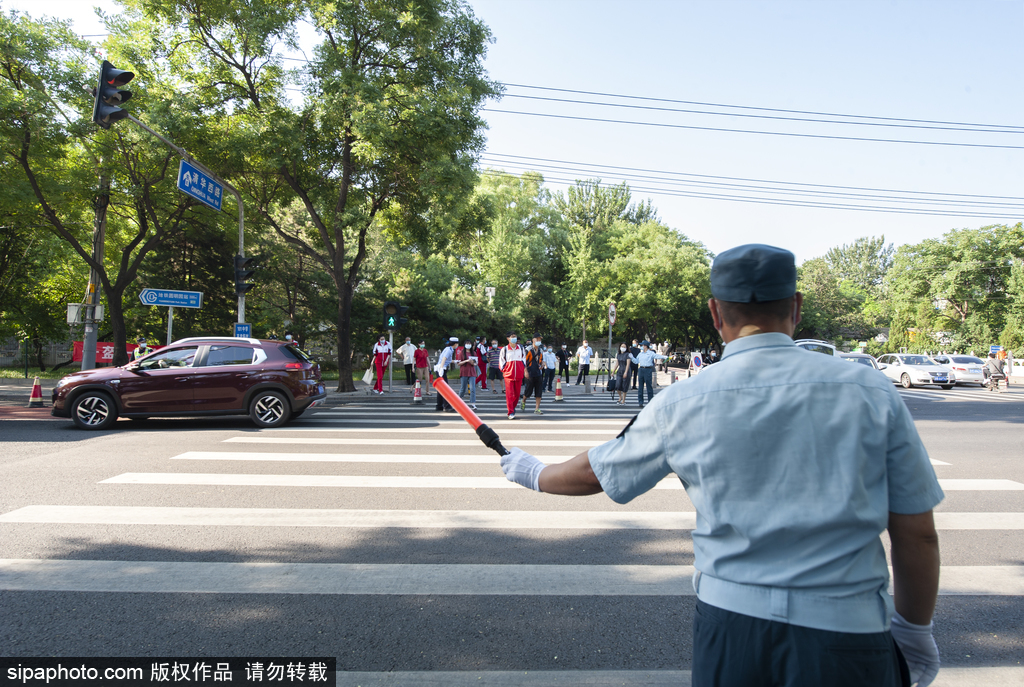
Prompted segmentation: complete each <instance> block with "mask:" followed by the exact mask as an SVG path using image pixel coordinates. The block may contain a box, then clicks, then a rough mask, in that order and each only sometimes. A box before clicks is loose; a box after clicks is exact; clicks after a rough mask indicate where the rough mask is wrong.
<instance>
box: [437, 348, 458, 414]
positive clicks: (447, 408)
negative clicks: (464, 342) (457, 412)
mask: <svg viewBox="0 0 1024 687" xmlns="http://www.w3.org/2000/svg"><path fill="white" fill-rule="evenodd" d="M458 345H459V337H457V336H452V337H449V338H448V345H447V346H445V347H444V349H442V350H441V354H440V355H439V356H437V365H435V366H434V372H436V373H437V376H438V377H440V378H441V379H443V380H445V383H447V382H448V366H449V365H451V364H452V357H453V356H454V355H455V347H456V346H458ZM434 410H436V411H438V412H445V413H450V412H452V410H454V409H453V408H452V404H451V403H449V402H448V401H446V400H445V398H444V396H442V395H441V394H438V395H437V404H436V405H435V406H434Z"/></svg>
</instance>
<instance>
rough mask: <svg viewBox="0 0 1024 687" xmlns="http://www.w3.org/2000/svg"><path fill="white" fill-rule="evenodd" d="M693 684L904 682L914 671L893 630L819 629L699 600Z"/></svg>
mask: <svg viewBox="0 0 1024 687" xmlns="http://www.w3.org/2000/svg"><path fill="white" fill-rule="evenodd" d="M690 684H691V685H692V687H822V686H823V685H828V686H829V687H903V686H904V685H906V686H907V687H909V685H910V672H909V671H908V670H907V665H906V661H904V660H903V656H902V655H900V653H899V649H898V648H897V647H896V643H895V642H894V641H893V639H892V634H891V633H889V632H877V633H870V634H855V633H852V632H831V631H828V630H815V629H812V628H809V627H801V626H799V625H790V624H788V623H782V622H778V621H774V620H762V619H760V618H752V617H751V616H748V615H743V614H740V613H733V612H732V611H726V610H724V609H721V608H717V607H716V606H711V605H710V604H706V603H704V602H703V601H700V600H699V599H698V600H697V612H696V614H695V615H694V617H693V673H692V675H691V683H690Z"/></svg>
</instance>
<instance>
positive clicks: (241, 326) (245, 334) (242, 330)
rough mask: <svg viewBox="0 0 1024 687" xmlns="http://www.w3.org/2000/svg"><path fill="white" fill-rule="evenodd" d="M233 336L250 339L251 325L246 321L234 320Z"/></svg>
mask: <svg viewBox="0 0 1024 687" xmlns="http://www.w3.org/2000/svg"><path fill="white" fill-rule="evenodd" d="M235 338H236V339H251V338H252V325H251V324H249V323H248V322H235Z"/></svg>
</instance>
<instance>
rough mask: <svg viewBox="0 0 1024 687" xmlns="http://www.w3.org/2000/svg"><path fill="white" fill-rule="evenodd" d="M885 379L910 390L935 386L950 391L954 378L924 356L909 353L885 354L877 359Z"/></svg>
mask: <svg viewBox="0 0 1024 687" xmlns="http://www.w3.org/2000/svg"><path fill="white" fill-rule="evenodd" d="M878 363H879V366H880V367H881V368H882V373H883V374H885V376H886V377H888V378H889V379H891V380H892V381H894V382H896V383H897V384H902V385H903V388H905V389H910V388H912V387H913V386H914V385H916V384H937V385H939V386H941V387H942V388H943V389H952V388H953V384H955V383H956V376H955V375H954V374H953V373H952V372H950V371H949V370H947V369H946V368H944V367H942V366H941V365H936V364H935V363H933V362H932V361H931V360H930V359H929V358H928V356H926V355H916V354H911V353H887V354H886V355H883V356H882V357H881V358H879V359H878Z"/></svg>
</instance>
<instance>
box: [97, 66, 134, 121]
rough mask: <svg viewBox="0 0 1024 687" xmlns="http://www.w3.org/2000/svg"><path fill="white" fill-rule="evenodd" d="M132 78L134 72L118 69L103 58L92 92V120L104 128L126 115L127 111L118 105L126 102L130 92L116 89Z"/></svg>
mask: <svg viewBox="0 0 1024 687" xmlns="http://www.w3.org/2000/svg"><path fill="white" fill-rule="evenodd" d="M134 78H135V74H134V73H132V72H129V71H126V70H124V69H118V68H117V67H115V66H114V65H112V64H110V63H109V62H107V61H106V60H103V65H102V66H101V67H100V82H99V84H98V85H97V87H96V91H95V93H94V95H95V96H96V101H95V102H94V103H93V106H92V121H94V122H95V123H96V124H98V125H99V126H101V127H103V128H104V129H109V128H110V125H111V124H113V123H114V122H116V121H118V120H120V119H124V118H125V117H127V116H128V111H127V110H122V109H121V108H120V107H118V105H120V104H121V103H125V102H127V101H128V99H129V98H131V97H132V92H131V91H119V90H117V89H119V88H120V87H121V86H124V85H125V84H126V83H128V82H129V81H131V80H132V79H134Z"/></svg>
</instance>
